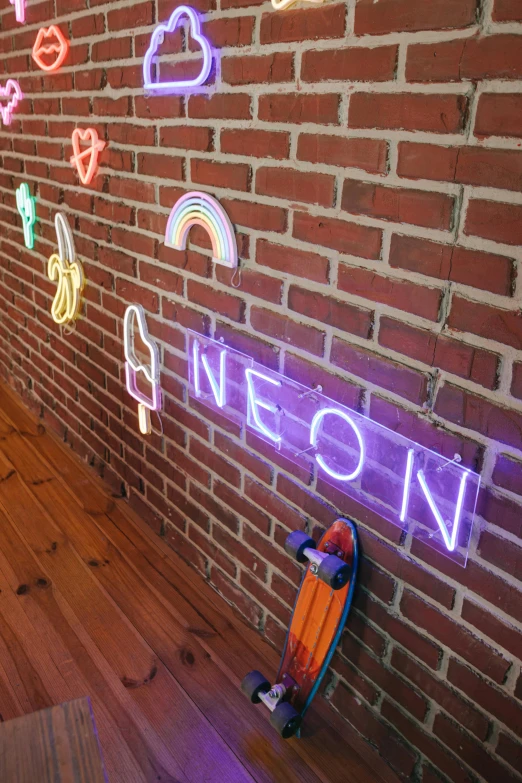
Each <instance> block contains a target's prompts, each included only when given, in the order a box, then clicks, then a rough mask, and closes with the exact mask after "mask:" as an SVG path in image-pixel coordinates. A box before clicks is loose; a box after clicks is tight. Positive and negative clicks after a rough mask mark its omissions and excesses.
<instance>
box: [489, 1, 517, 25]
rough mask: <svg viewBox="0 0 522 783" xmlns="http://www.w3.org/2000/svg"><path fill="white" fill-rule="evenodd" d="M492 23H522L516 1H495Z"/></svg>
mask: <svg viewBox="0 0 522 783" xmlns="http://www.w3.org/2000/svg"><path fill="white" fill-rule="evenodd" d="M492 19H493V21H494V22H522V8H521V7H520V3H519V1H518V0H495V4H494V6H493V14H492Z"/></svg>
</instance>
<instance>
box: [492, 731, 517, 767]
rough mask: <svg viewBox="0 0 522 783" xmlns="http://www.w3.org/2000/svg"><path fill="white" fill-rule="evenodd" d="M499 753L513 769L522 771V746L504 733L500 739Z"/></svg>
mask: <svg viewBox="0 0 522 783" xmlns="http://www.w3.org/2000/svg"><path fill="white" fill-rule="evenodd" d="M497 753H498V755H499V756H501V757H502V758H503V759H504V761H507V762H508V764H511V766H512V767H513V769H522V745H521V744H519V743H518V742H515V740H513V739H512V738H511V737H509V736H508V735H507V734H504V733H503V732H501V733H500V735H499V738H498V745H497Z"/></svg>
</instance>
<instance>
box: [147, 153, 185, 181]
mask: <svg viewBox="0 0 522 783" xmlns="http://www.w3.org/2000/svg"><path fill="white" fill-rule="evenodd" d="M137 157H138V172H139V173H140V174H145V175H147V176H149V177H166V178H168V179H183V158H181V157H179V158H178V157H175V156H173V155H152V154H150V153H148V152H140V153H138V156H137Z"/></svg>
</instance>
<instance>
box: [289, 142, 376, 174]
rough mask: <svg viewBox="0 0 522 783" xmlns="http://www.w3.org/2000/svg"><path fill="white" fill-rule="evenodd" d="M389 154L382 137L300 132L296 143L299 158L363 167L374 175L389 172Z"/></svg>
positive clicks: (311, 161) (349, 166)
mask: <svg viewBox="0 0 522 783" xmlns="http://www.w3.org/2000/svg"><path fill="white" fill-rule="evenodd" d="M387 155H388V145H387V144H386V142H385V141H384V140H381V139H359V138H344V137H343V136H328V135H323V134H317V133H301V134H300V135H299V139H298V143H297V159H298V160H306V161H309V162H310V163H324V164H326V165H329V166H342V167H346V168H355V169H363V170H364V171H368V172H370V173H371V174H384V173H385V172H386V164H387Z"/></svg>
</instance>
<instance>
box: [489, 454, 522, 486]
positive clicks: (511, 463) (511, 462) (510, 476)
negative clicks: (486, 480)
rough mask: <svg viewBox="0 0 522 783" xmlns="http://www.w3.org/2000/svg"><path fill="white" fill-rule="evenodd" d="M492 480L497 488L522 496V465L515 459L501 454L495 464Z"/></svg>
mask: <svg viewBox="0 0 522 783" xmlns="http://www.w3.org/2000/svg"><path fill="white" fill-rule="evenodd" d="M492 478H493V482H494V483H495V484H496V485H497V487H502V488H503V489H507V490H509V491H510V492H515V493H516V494H517V495H522V463H520V462H519V461H518V460H516V459H513V457H509V456H508V455H507V454H499V455H498V457H497V459H496V462H495V468H494V470H493V476H492Z"/></svg>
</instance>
